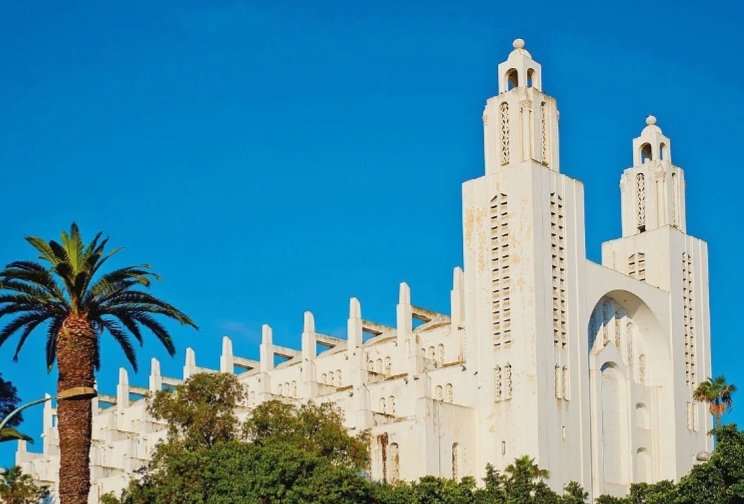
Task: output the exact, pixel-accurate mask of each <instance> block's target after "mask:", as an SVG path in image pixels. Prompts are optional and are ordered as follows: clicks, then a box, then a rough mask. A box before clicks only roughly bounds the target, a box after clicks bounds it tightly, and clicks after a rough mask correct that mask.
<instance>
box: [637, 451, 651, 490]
mask: <svg viewBox="0 0 744 504" xmlns="http://www.w3.org/2000/svg"><path fill="white" fill-rule="evenodd" d="M635 466H636V481H638V482H642V483H648V482H650V481H651V455H650V454H649V453H648V450H646V449H645V448H638V451H636V463H635Z"/></svg>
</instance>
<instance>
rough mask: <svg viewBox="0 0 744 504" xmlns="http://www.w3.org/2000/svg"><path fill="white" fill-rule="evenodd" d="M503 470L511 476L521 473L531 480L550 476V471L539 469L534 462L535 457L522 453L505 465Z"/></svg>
mask: <svg viewBox="0 0 744 504" xmlns="http://www.w3.org/2000/svg"><path fill="white" fill-rule="evenodd" d="M504 472H505V473H506V474H508V475H509V476H511V477H515V476H517V475H523V476H526V477H528V478H529V479H531V480H541V479H547V478H549V477H550V471H548V470H547V469H541V468H540V467H539V466H538V465H537V464H535V459H534V458H531V457H530V456H529V455H522V456H521V457H519V458H516V459H514V463H513V464H509V465H508V466H506V468H505V469H504Z"/></svg>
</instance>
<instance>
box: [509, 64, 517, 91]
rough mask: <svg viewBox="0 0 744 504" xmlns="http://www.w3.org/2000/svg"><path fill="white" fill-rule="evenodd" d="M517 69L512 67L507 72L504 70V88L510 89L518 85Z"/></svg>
mask: <svg viewBox="0 0 744 504" xmlns="http://www.w3.org/2000/svg"><path fill="white" fill-rule="evenodd" d="M517 77H518V74H517V70H516V68H512V69H511V70H509V71H508V72H506V90H507V91H511V90H512V89H514V88H515V87H518V86H519V79H518V78H517Z"/></svg>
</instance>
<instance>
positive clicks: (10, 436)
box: [0, 427, 34, 443]
mask: <svg viewBox="0 0 744 504" xmlns="http://www.w3.org/2000/svg"><path fill="white" fill-rule="evenodd" d="M13 440H18V441H28V442H29V443H33V442H34V440H33V439H32V438H30V437H28V436H27V435H25V434H23V433H22V432H19V431H18V430H16V429H14V428H13V427H3V428H2V429H0V443H2V442H3V441H13Z"/></svg>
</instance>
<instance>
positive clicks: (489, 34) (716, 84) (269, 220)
mask: <svg viewBox="0 0 744 504" xmlns="http://www.w3.org/2000/svg"><path fill="white" fill-rule="evenodd" d="M1 3H2V6H1V7H2V8H0V65H1V66H0V181H1V182H0V187H1V189H2V192H1V193H0V194H1V196H0V202H1V203H2V205H0V215H2V219H0V236H1V237H2V242H0V244H1V246H0V263H2V264H5V263H7V262H10V261H12V260H17V259H27V258H32V257H33V253H32V251H31V249H30V247H29V246H28V245H27V244H26V243H25V242H24V240H23V237H24V236H25V235H27V234H35V235H40V236H43V237H46V238H52V237H56V236H57V234H58V233H59V231H60V230H61V229H62V228H65V227H67V226H69V224H70V222H71V221H73V220H75V221H77V222H78V223H79V224H80V225H81V227H82V229H83V232H84V233H87V235H88V236H89V237H91V236H92V234H93V233H94V232H96V231H99V230H102V231H104V232H105V233H107V234H108V235H110V237H111V239H112V243H113V244H115V245H124V246H125V247H126V248H125V249H124V251H123V252H122V253H121V254H120V257H119V264H125V263H126V264H129V263H140V262H149V263H152V264H153V265H154V267H155V269H156V270H157V271H158V272H159V273H161V274H162V277H163V279H162V282H161V283H160V284H159V285H157V286H156V288H155V293H156V294H158V295H160V296H162V297H164V298H166V299H168V300H170V301H172V302H173V303H175V304H176V305H177V306H179V307H180V308H182V309H183V310H185V311H186V312H188V313H189V314H190V315H192V316H193V318H194V319H195V320H196V321H197V322H198V323H199V325H200V326H201V328H202V330H201V332H199V333H196V332H194V331H191V330H185V329H180V328H175V338H176V342H177V345H178V354H177V356H176V357H175V358H173V359H170V358H168V357H167V355H166V353H165V352H164V351H163V350H161V349H160V348H159V347H158V346H157V345H156V344H155V343H148V344H146V345H145V346H144V348H142V349H140V350H139V356H140V363H141V368H142V369H141V370H140V372H139V374H137V375H133V374H130V381H131V382H132V383H133V384H138V385H146V383H147V374H148V370H149V359H150V357H152V356H156V357H158V358H160V359H161V361H162V367H163V371H164V373H165V374H167V375H170V376H180V375H181V373H182V366H183V358H184V353H185V349H186V347H188V346H191V347H193V348H194V349H195V350H196V354H197V362H198V364H199V365H202V366H207V367H218V365H219V353H220V339H221V336H222V335H224V334H228V335H230V336H232V338H233V340H234V346H235V352H236V354H238V355H242V356H245V357H253V358H256V357H257V355H258V343H259V340H260V325H261V324H262V323H269V324H271V325H272V326H273V328H274V334H275V340H276V341H277V342H278V343H279V344H283V345H289V346H295V347H299V341H300V332H301V328H302V314H303V311H304V310H311V311H313V312H314V313H315V316H316V323H317V326H318V330H320V331H323V332H327V333H331V334H338V335H343V332H344V327H345V323H346V316H347V310H348V299H349V297H350V296H357V297H359V298H360V300H361V302H362V310H363V315H364V317H365V318H370V319H373V320H377V321H380V322H384V323H393V322H394V318H395V304H396V300H397V289H398V284H399V282H401V281H407V282H408V283H409V285H410V286H411V289H412V295H413V300H414V302H415V303H416V304H418V305H422V306H426V307H430V308H432V309H436V310H441V311H445V312H446V311H448V310H449V300H448V299H449V289H450V286H451V276H452V268H453V267H454V266H457V265H461V264H462V247H461V225H460V184H461V183H462V182H463V181H465V180H467V179H470V178H474V177H477V176H480V175H481V174H482V172H483V160H482V131H481V127H482V125H481V112H482V108H483V105H484V103H485V100H486V98H488V97H489V96H492V95H494V94H496V92H497V87H496V65H497V64H498V63H499V62H501V61H502V60H504V59H505V58H506V56H507V54H508V53H509V51H510V50H511V42H512V40H513V39H514V38H516V37H522V38H524V39H525V40H526V48H527V49H528V50H529V51H530V52H531V53H532V55H533V57H534V58H535V59H537V61H539V62H540V63H541V64H542V65H543V88H544V90H545V91H546V92H547V93H549V94H551V95H553V96H555V97H556V98H557V100H558V105H559V108H560V111H561V125H560V127H561V158H562V159H561V169H562V171H563V172H564V173H566V174H568V175H570V176H572V177H576V178H578V179H580V180H582V181H583V182H584V184H585V191H586V215H587V250H588V254H589V256H590V258H592V259H594V260H599V250H600V243H601V241H603V240H607V239H611V238H614V237H617V236H619V234H620V216H619V210H620V201H619V189H618V182H619V177H620V174H621V172H622V170H623V169H624V168H626V167H628V166H629V165H630V164H631V139H632V138H633V137H634V136H636V135H637V134H638V133H639V132H640V130H641V128H642V127H643V126H644V118H645V116H646V115H647V114H650V113H652V114H654V115H656V116H657V118H658V124H659V125H660V126H661V127H662V129H663V130H664V133H665V134H667V135H668V136H670V137H671V139H672V142H673V150H674V160H675V163H676V164H678V165H680V166H682V167H683V168H684V169H685V174H686V180H687V212H688V214H687V217H688V231H689V232H690V233H691V234H693V235H695V236H698V237H701V238H703V239H705V240H707V241H708V243H709V248H710V271H711V275H710V282H711V312H712V334H713V367H714V372H715V373H724V374H726V376H727V377H728V378H729V380H730V381H732V382H734V383H738V384H739V385H740V388H742V392H740V393H739V401H740V404H741V406H737V407H735V409H734V412H733V413H732V414H730V415H728V419H729V420H738V421H739V423H742V422H744V369H742V366H741V364H740V362H741V353H742V350H744V343H742V336H744V334H742V331H741V326H739V325H737V322H736V320H738V319H737V318H736V317H737V313H740V310H741V300H740V299H741V290H740V289H741V287H740V286H741V285H742V280H744V279H743V278H742V266H741V265H742V262H741V261H742V259H741V250H742V247H743V246H744V239H743V234H742V225H741V221H740V220H739V218H740V216H741V214H742V210H744V203H743V202H742V196H741V192H742V187H744V168H742V138H744V126H743V124H744V121H743V120H742V117H744V106H743V105H742V98H741V96H742V91H744V73H743V72H742V68H741V61H742V58H741V50H742V49H744V43H743V42H744V40H743V39H744V37H743V36H742V30H741V23H742V21H744V4H742V3H741V2H737V1H728V2H727V1H723V2H713V3H710V2H709V3H706V4H701V3H700V2H691V1H674V2H672V1H669V2H662V3H657V2H648V1H623V2H591V3H585V4H578V3H567V2H553V1H545V2H542V1H541V2H537V1H535V2H494V1H482V2H480V1H470V2H451V3H444V2H413V1H412V2H402V1H400V0H396V1H387V0H380V1H376V2H348V1H320V0H314V1H312V2H307V1H302V2H290V1H283V2H276V1H256V2H249V1H228V0H225V1H211V2H189V1H179V2H166V1H161V2H140V1H130V2H120V3H118V4H117V3H115V2H114V3H112V2H103V3H102V2H75V1H70V2H44V1H35V2H11V1H10V0H2V2H1ZM738 316H739V317H740V315H738ZM14 346H15V341H11V342H10V343H9V344H6V345H5V347H3V348H2V349H0V371H1V372H2V374H3V376H4V377H5V378H9V379H11V380H13V381H14V382H15V383H16V385H17V386H18V388H19V390H20V395H21V396H22V398H23V400H26V401H30V400H33V399H36V398H38V397H40V396H42V395H43V393H44V392H45V391H48V392H53V391H54V390H55V380H56V371H54V372H52V373H51V374H48V373H47V371H46V369H45V365H44V352H43V335H42V334H41V333H40V334H37V335H36V337H35V338H32V339H30V340H29V342H28V343H27V345H26V348H25V349H24V351H23V352H22V353H21V356H20V360H19V362H18V363H13V362H12V361H11V356H12V353H13V350H14ZM119 366H125V367H128V366H127V365H126V363H125V360H124V358H123V355H122V353H121V351H120V350H119V349H118V348H117V347H116V346H115V343H114V342H113V340H112V339H111V338H110V337H109V336H106V337H105V339H104V344H103V369H102V371H101V372H100V373H99V375H98V379H99V383H100V386H101V389H102V390H103V391H105V392H107V393H113V392H114V391H115V383H116V378H117V368H118V367H119ZM26 418H27V420H26V422H25V423H24V424H23V430H25V431H27V432H28V433H29V434H32V435H34V436H35V437H36V438H37V443H36V446H35V447H32V449H37V450H38V449H40V442H39V438H38V434H39V433H40V430H41V409H40V408H37V409H35V410H32V411H30V412H29V413H27V414H26ZM14 450H15V443H5V444H4V445H3V446H2V448H0V465H4V464H10V463H12V460H13V451H14Z"/></svg>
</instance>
